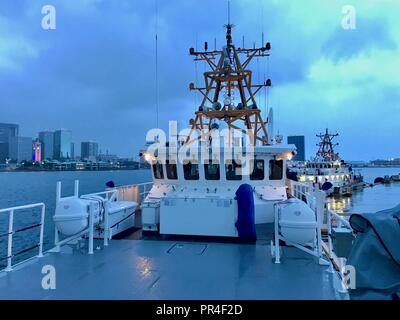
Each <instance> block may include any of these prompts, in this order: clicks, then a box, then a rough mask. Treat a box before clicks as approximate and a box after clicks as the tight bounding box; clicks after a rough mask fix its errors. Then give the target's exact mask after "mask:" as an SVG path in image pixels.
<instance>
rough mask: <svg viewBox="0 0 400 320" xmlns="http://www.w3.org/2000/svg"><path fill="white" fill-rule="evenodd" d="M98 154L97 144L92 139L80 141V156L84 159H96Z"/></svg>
mask: <svg viewBox="0 0 400 320" xmlns="http://www.w3.org/2000/svg"><path fill="white" fill-rule="evenodd" d="M98 155H99V144H98V143H97V142H93V141H87V142H82V143H81V158H82V159H84V160H92V161H93V160H96V159H97V156H98Z"/></svg>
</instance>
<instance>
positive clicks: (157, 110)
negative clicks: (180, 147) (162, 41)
mask: <svg viewBox="0 0 400 320" xmlns="http://www.w3.org/2000/svg"><path fill="white" fill-rule="evenodd" d="M155 1H156V39H155V40H156V63H155V64H156V66H155V67H156V127H157V128H158V112H159V97H158V95H159V94H158V0H155Z"/></svg>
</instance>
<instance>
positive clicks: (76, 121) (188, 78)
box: [0, 0, 400, 159]
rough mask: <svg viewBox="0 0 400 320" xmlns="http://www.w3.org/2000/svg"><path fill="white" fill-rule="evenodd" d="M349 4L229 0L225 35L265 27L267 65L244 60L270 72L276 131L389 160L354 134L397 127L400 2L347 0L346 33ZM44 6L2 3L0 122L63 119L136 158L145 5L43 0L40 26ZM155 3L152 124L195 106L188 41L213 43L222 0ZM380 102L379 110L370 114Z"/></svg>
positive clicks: (148, 111) (28, 130)
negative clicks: (351, 22) (332, 137)
mask: <svg viewBox="0 0 400 320" xmlns="http://www.w3.org/2000/svg"><path fill="white" fill-rule="evenodd" d="M347 2H348V1H344V0H343V1H342V0H338V1H324V3H323V4H322V2H321V1H320V0H318V1H317V0H290V1H289V0H286V1H282V0H270V1H263V0H240V1H239V0H232V1H231V7H232V14H231V16H232V21H233V22H234V24H235V28H234V30H233V37H234V40H235V42H236V44H237V45H238V46H239V45H241V44H242V43H241V42H242V36H244V38H245V43H246V45H247V46H252V45H253V43H254V42H255V43H256V44H257V45H261V33H262V32H264V40H265V41H270V42H271V44H272V51H271V54H272V55H271V57H270V58H269V63H267V62H266V61H265V60H264V61H263V60H262V59H259V61H258V62H257V59H256V60H255V62H254V64H253V65H252V66H251V67H252V69H253V71H254V77H255V80H259V79H262V78H263V76H264V74H266V76H267V77H270V78H271V79H272V83H273V88H272V89H271V91H270V94H269V96H270V101H269V106H272V107H274V108H275V109H276V110H275V111H276V112H275V115H276V119H277V124H278V125H277V126H278V127H280V131H281V132H282V133H284V134H290V133H296V134H298V133H304V134H306V137H307V139H308V140H307V141H309V143H308V145H309V146H310V147H311V145H312V144H313V143H311V141H313V139H314V134H315V132H317V131H320V130H323V128H324V127H325V126H326V125H327V124H329V126H332V128H333V129H336V130H338V131H340V132H341V133H342V131H343V134H342V137H343V140H345V141H347V142H346V143H342V144H341V148H342V151H343V154H344V155H345V156H346V157H347V158H353V159H361V158H372V157H374V155H375V154H377V153H378V152H379V153H380V155H381V156H382V157H385V156H386V157H389V156H396V155H395V154H393V153H395V152H396V150H390V147H387V148H386V147H381V148H380V149H379V150H376V149H377V148H373V147H372V144H373V143H374V141H376V139H375V140H374V139H373V137H372V136H371V139H370V140H368V143H370V144H371V145H370V148H368V150H365V149H364V148H363V147H361V146H359V145H358V144H357V141H359V140H360V139H363V138H362V134H366V135H367V136H368V135H370V134H371V133H370V132H367V133H364V132H363V130H362V129H363V128H364V127H365V126H366V125H368V126H371V127H372V126H373V127H374V132H375V135H374V136H375V137H377V136H379V137H380V138H382V137H383V135H384V133H388V138H387V139H389V141H391V145H395V144H396V140H395V139H394V138H392V136H393V137H394V136H396V135H397V136H398V135H399V134H400V133H399V132H398V129H396V128H397V127H398V126H397V125H396V124H395V121H394V120H393V119H398V118H399V117H400V111H399V110H398V106H399V104H398V101H399V100H398V98H399V96H398V93H397V92H399V90H398V85H399V83H400V79H399V75H398V73H397V70H399V69H400V66H399V63H400V61H399V58H398V57H399V56H400V55H399V50H398V48H399V44H400V43H399V42H400V31H399V30H400V28H399V22H398V18H397V12H398V10H397V9H398V8H400V6H399V5H398V3H397V2H393V1H392V2H391V1H379V2H376V1H352V2H353V3H354V5H355V6H356V9H357V19H358V29H357V32H356V33H351V32H349V33H344V31H342V30H341V29H339V28H340V23H341V19H342V12H341V9H342V6H343V5H344V4H347ZM44 4H48V3H47V2H46V1H41V0H40V1H29V0H15V1H2V2H1V3H0V88H1V90H2V91H1V95H0V120H1V121H2V122H7V121H8V122H17V123H20V125H21V130H20V131H21V132H22V134H23V135H32V136H33V135H35V134H36V132H37V131H39V130H43V129H56V128H59V127H64V128H69V129H71V130H72V131H73V138H74V140H75V142H77V143H79V142H80V141H82V140H86V139H92V140H97V141H98V142H99V143H100V146H101V149H102V150H105V149H109V151H110V152H112V153H118V154H120V155H124V156H133V155H135V154H137V153H136V152H135V151H136V150H138V149H139V148H140V147H142V146H143V144H144V142H145V141H144V140H145V135H146V131H147V130H148V129H150V128H152V127H154V126H155V123H156V118H157V115H156V89H155V70H156V69H155V31H156V30H155V25H156V13H155V12H156V10H155V1H139V0H134V1H133V0H132V1H131V0H116V1H105V0H104V1H102V0H85V1H78V0H68V1H64V0H62V1H61V0H53V1H52V4H53V5H54V6H55V7H56V10H57V29H56V30H54V31H44V30H42V29H41V18H42V14H41V6H42V5H44ZM210 8H212V9H210ZM158 11H159V17H158V19H157V20H158V26H159V27H158V76H159V115H158V118H159V123H160V125H161V126H162V127H163V128H167V126H168V121H169V120H179V121H180V125H181V126H183V125H184V124H187V120H188V119H189V118H190V117H193V111H194V110H195V109H196V108H197V107H198V104H199V97H196V95H195V94H194V93H192V92H190V91H189V90H188V84H189V83H190V82H193V81H194V80H195V79H196V78H197V79H198V80H199V81H198V82H199V83H198V84H199V85H201V82H200V81H201V79H202V72H203V71H204V70H205V69H204V67H205V66H204V64H203V63H201V62H198V63H197V64H195V63H194V62H193V60H192V58H191V57H190V56H189V55H188V49H189V48H190V47H192V46H196V43H197V47H198V48H201V47H202V46H203V43H204V41H208V43H209V46H210V47H213V46H214V38H216V41H217V46H218V47H220V46H221V45H222V44H223V42H224V29H223V25H224V24H225V23H226V19H227V18H226V1H211V0H206V1H204V2H202V4H201V5H199V2H198V1H196V0H186V1H183V0H170V1H161V0H159V1H158ZM195 65H196V67H195ZM196 69H197V73H196V72H195V70H196ZM396 90H397V91H396ZM262 98H263V97H262ZM261 100H263V99H261ZM382 108H385V109H384V110H386V112H387V113H386V114H384V115H383V116H382V121H379V122H376V121H375V120H376V112H377V111H376V110H381V109H382ZM396 130H397V131H396ZM392 149H393V148H392ZM372 150H373V151H372ZM311 151H312V152H314V151H315V150H313V149H312V148H310V150H309V152H310V153H311Z"/></svg>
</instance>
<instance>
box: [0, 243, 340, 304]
mask: <svg viewBox="0 0 400 320" xmlns="http://www.w3.org/2000/svg"><path fill="white" fill-rule="evenodd" d="M74 247H75V246H71V247H69V246H64V247H63V248H62V251H61V253H49V254H47V255H46V256H45V257H44V258H41V259H34V260H32V261H31V262H29V263H28V264H25V265H22V266H19V267H17V268H16V269H15V270H14V271H12V272H10V273H6V272H2V273H0V299H338V298H342V297H341V296H339V295H338V294H337V293H335V289H334V286H333V282H334V281H336V279H335V278H336V276H335V275H334V274H331V273H328V272H326V270H327V267H322V266H319V265H318V264H316V263H315V261H314V259H313V258H312V257H310V256H307V255H306V254H304V253H302V252H300V251H299V250H297V249H294V248H289V247H285V248H283V259H282V263H281V264H280V265H277V264H274V263H273V260H272V258H271V255H270V247H269V245H267V244H266V243H265V242H264V243H260V244H256V245H246V244H227V243H206V242H203V243H199V242H176V241H151V240H138V241H132V240H113V241H111V243H110V246H109V247H107V248H106V249H103V248H101V249H100V250H96V251H95V253H94V254H93V255H88V254H87V251H86V250H85V249H83V248H82V249H79V250H78V249H76V248H74ZM45 265H51V266H54V268H55V270H56V289H55V290H52V289H49V290H44V289H43V288H42V278H43V277H44V275H43V274H42V268H43V266H45Z"/></svg>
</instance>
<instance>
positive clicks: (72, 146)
mask: <svg viewBox="0 0 400 320" xmlns="http://www.w3.org/2000/svg"><path fill="white" fill-rule="evenodd" d="M71 159H75V143H73V142H71Z"/></svg>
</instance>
